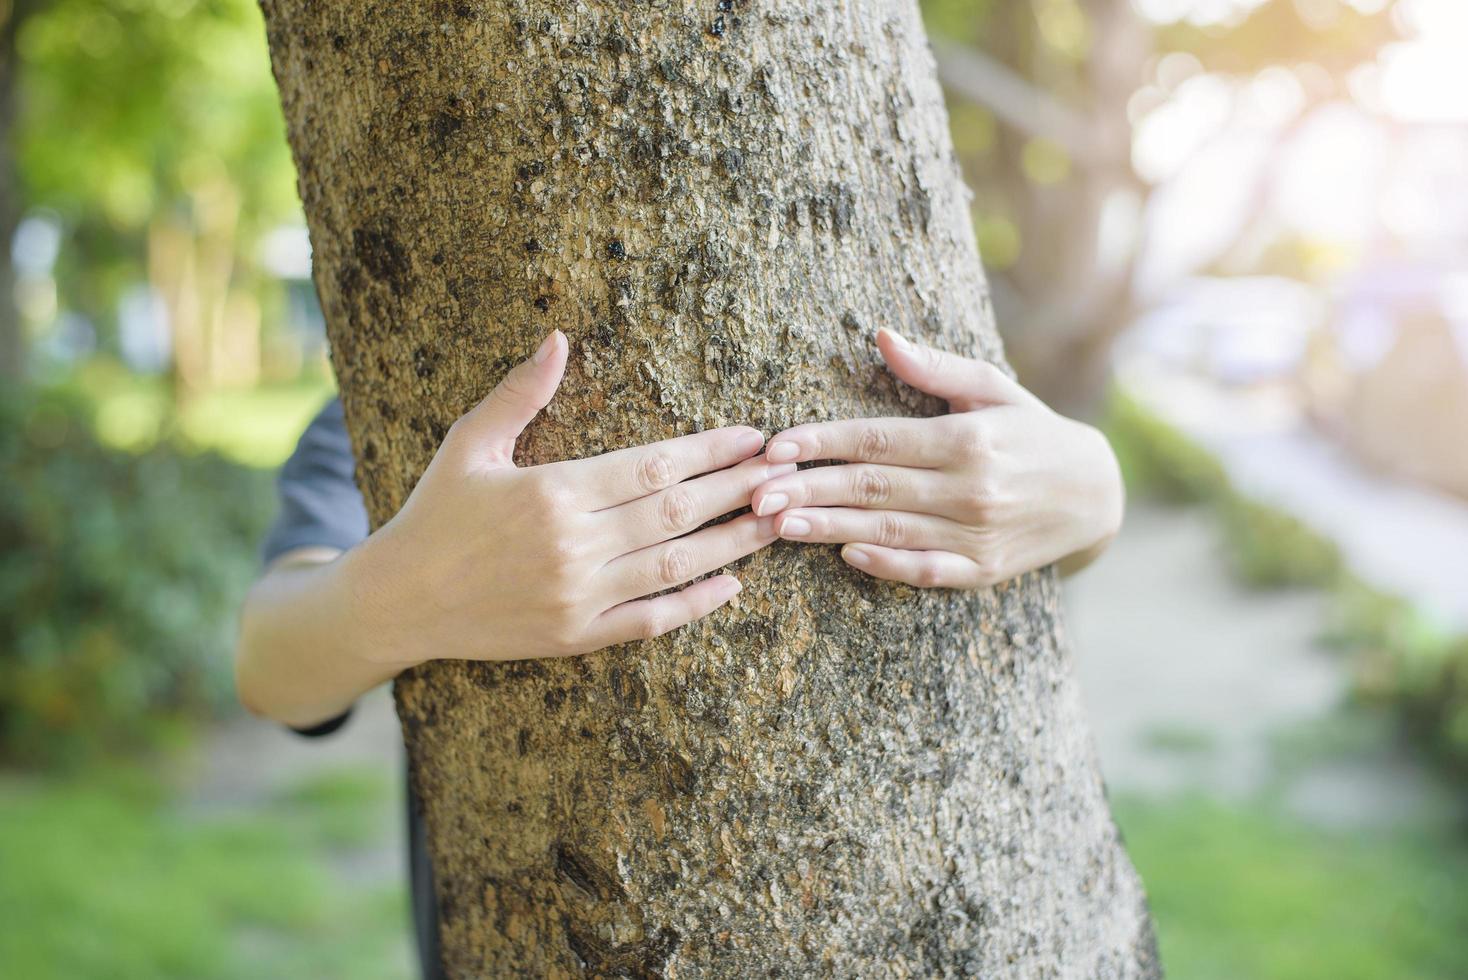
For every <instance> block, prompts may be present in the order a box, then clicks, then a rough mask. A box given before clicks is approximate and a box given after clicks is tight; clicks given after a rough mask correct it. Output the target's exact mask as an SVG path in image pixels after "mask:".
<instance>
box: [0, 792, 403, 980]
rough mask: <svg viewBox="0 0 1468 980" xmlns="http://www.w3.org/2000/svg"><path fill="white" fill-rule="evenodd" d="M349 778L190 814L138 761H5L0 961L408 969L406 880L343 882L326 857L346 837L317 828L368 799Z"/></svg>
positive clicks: (227, 979)
mask: <svg viewBox="0 0 1468 980" xmlns="http://www.w3.org/2000/svg"><path fill="white" fill-rule="evenodd" d="M335 778H337V777H333V779H335ZM354 780H355V781H356V783H357V786H356V788H355V789H354V790H353V791H352V792H351V793H348V794H345V795H343V794H342V793H340V792H339V791H337V790H336V789H333V788H331V787H330V786H328V787H327V788H326V789H324V790H323V789H322V788H321V787H314V788H313V787H311V786H303V787H301V788H300V790H299V791H296V792H293V793H291V794H288V795H287V796H286V797H283V798H282V799H281V800H279V801H272V802H270V803H268V804H266V805H264V806H263V808H256V809H251V810H249V811H247V812H237V813H235V814H234V815H232V816H230V817H228V818H217V817H207V816H201V815H199V814H197V813H194V814H187V813H186V812H185V811H183V810H181V809H180V808H179V807H178V806H177V805H175V804H174V803H173V802H172V801H171V800H169V799H168V797H167V795H166V794H165V793H164V792H163V791H162V790H161V789H160V788H159V787H158V785H157V783H156V782H155V781H153V780H152V779H150V778H148V777H145V776H142V775H140V774H139V773H137V772H135V771H123V772H111V773H106V772H102V773H91V774H89V775H88V776H86V777H84V778H83V777H70V778H65V779H58V778H26V779H21V778H18V777H5V778H4V780H3V781H0V869H3V872H0V908H3V909H4V910H5V915H4V916H0V964H4V970H3V971H0V972H3V973H4V974H5V975H6V976H12V977H26V978H28V980H49V978H58V980H59V978H68V980H70V978H90V977H107V978H116V980H130V978H139V980H142V978H148V980H158V978H174V977H178V978H190V980H207V978H220V980H233V978H253V977H313V978H317V977H319V978H333V977H341V978H347V977H351V978H389V977H399V978H401V977H403V976H404V959H403V955H402V949H403V945H402V944H403V942H404V937H405V936H406V929H407V919H406V906H405V898H404V894H403V889H402V887H401V884H400V883H399V882H396V881H394V882H390V883H387V884H373V885H371V886H370V887H361V886H353V885H351V884H349V883H347V882H344V881H342V880H340V879H339V878H338V877H337V876H336V875H334V874H333V873H332V871H331V868H330V864H329V861H330V857H331V855H332V853H333V852H334V848H338V847H339V846H340V845H341V844H342V841H340V840H338V839H336V838H335V836H334V835H333V834H332V833H331V832H330V831H329V830H328V831H326V832H323V829H322V828H323V827H325V828H331V827H333V826H340V825H342V824H344V823H348V824H349V823H350V817H351V815H350V814H349V813H348V812H347V811H350V810H353V809H358V810H360V809H361V806H360V804H361V803H362V802H363V801H364V800H365V799H367V797H365V796H364V795H363V790H362V785H363V784H362V781H361V779H360V778H359V777H347V781H348V782H352V781H354ZM383 792H385V787H381V788H379V790H378V796H377V799H378V800H379V801H382V797H381V793H383ZM382 805H383V804H382V802H379V803H378V805H377V807H376V809H375V812H376V813H379V814H380V813H381V812H382V810H381V806H382Z"/></svg>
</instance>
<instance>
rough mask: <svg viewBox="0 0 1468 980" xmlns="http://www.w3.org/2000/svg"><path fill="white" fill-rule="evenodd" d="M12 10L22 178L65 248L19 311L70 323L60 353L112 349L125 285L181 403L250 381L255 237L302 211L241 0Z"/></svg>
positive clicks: (268, 283)
mask: <svg viewBox="0 0 1468 980" xmlns="http://www.w3.org/2000/svg"><path fill="white" fill-rule="evenodd" d="M24 9H25V10H26V14H25V16H24V19H23V21H21V23H20V24H19V29H18V32H17V34H16V39H15V43H16V48H17V65H18V72H19V85H20V87H21V89H22V92H23V98H22V100H21V103H20V107H19V112H18V114H17V117H16V123H15V125H16V130H15V134H14V143H15V146H16V148H17V151H18V152H17V157H18V168H19V179H20V182H21V188H22V195H23V199H24V201H25V204H26V208H27V210H28V211H29V212H31V213H33V214H36V215H38V216H39V217H40V218H41V219H42V220H44V221H46V222H48V223H54V225H55V227H56V228H57V230H58V231H59V233H60V236H61V242H62V244H61V245H60V247H59V249H58V250H57V255H56V259H55V268H54V273H53V275H52V276H50V277H49V281H48V279H47V278H41V279H40V282H39V283H35V284H31V288H29V289H28V290H27V289H25V288H23V289H22V291H21V293H20V296H19V300H20V305H21V312H22V314H23V321H24V322H27V323H29V324H31V325H32V326H33V327H38V326H42V325H45V324H47V323H48V322H49V323H50V324H52V325H53V328H55V325H57V324H58V323H59V324H60V329H62V331H63V332H65V331H66V329H67V325H68V324H70V329H71V330H72V331H73V333H76V332H80V333H81V334H82V335H81V336H70V337H67V338H65V341H66V342H67V343H69V344H70V345H71V347H72V348H73V350H76V349H78V348H79V349H81V350H83V351H84V350H85V349H87V348H88V347H95V348H96V349H98V350H101V351H103V352H109V353H113V354H116V353H119V352H120V351H121V350H122V346H123V344H124V342H125V339H126V338H123V337H120V336H119V335H118V328H117V326H116V324H117V323H118V322H119V310H120V309H121V308H122V306H123V304H124V303H126V302H128V300H129V295H130V291H131V296H132V298H133V300H134V301H136V300H137V297H139V296H143V297H147V298H148V299H149V300H151V301H152V303H153V304H154V305H156V306H157V307H158V310H157V313H158V316H157V319H159V320H162V321H163V322H165V323H166V324H167V330H168V336H167V338H166V341H164V342H163V343H162V347H163V348H164V350H165V351H166V353H167V354H168V355H169V356H167V357H166V359H165V360H166V363H167V366H168V368H169V371H170V373H171V376H172V378H173V379H174V380H175V382H176V383H177V389H176V390H177V393H178V395H179V397H181V398H186V397H188V396H189V395H190V394H193V393H196V392H197V391H199V390H201V389H203V388H206V387H209V386H212V385H220V384H250V383H254V382H255V381H256V380H258V378H259V372H260V367H261V358H262V349H261V343H262V337H261V334H262V323H263V322H264V321H265V320H266V319H268V318H275V319H279V317H280V304H281V298H280V289H279V286H278V284H277V283H275V282H274V281H273V280H272V277H271V276H270V275H269V274H268V273H267V272H266V271H265V270H262V268H261V263H260V243H261V239H262V236H264V235H265V233H267V232H268V231H270V230H271V229H272V228H275V227H277V226H279V225H281V224H282V223H287V222H298V221H299V219H298V217H297V215H298V211H299V205H298V203H297V201H296V198H295V191H294V187H293V169H292V166H291V161H290V155H289V151H288V148H287V146H286V143H285V138H284V133H283V129H282V124H281V119H280V110H279V107H278V105H277V102H276V97H275V90H274V83H273V81H272V79H271V77H270V73H269V64H268V61H267V60H266V55H265V47H264V37H263V32H262V29H261V26H260V15H259V12H258V10H257V9H256V6H255V4H253V3H251V2H250V0H34V2H33V3H32V4H31V5H30V6H28V7H27V8H24ZM16 16H19V14H17V15H16ZM38 278H39V277H38ZM139 286H145V287H147V291H146V292H139V291H138V287H139ZM145 306H146V304H145ZM63 314H65V315H64V316H63ZM139 359H141V360H146V358H145V357H144V358H139Z"/></svg>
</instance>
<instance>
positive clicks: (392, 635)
mask: <svg viewBox="0 0 1468 980" xmlns="http://www.w3.org/2000/svg"><path fill="white" fill-rule="evenodd" d="M385 530H386V528H385V527H384V528H380V529H378V530H377V531H376V532H374V533H373V534H371V535H369V536H368V537H367V538H366V539H364V540H363V541H362V542H361V543H359V544H358V545H356V546H355V547H353V548H351V549H349V550H348V551H346V552H344V553H343V554H342V555H341V557H340V558H338V559H337V561H336V563H335V564H336V566H337V569H336V571H337V576H336V579H337V582H336V584H337V587H338V588H339V589H340V592H339V595H340V597H341V598H340V602H339V603H338V606H339V608H340V609H341V610H342V613H343V615H342V623H341V630H342V633H341V635H342V636H343V638H344V641H345V646H346V652H347V654H348V656H350V657H351V658H352V659H354V660H357V661H359V662H362V663H365V664H370V665H372V666H374V667H378V668H386V669H390V670H392V671H393V672H394V673H398V672H401V671H404V670H407V669H408V668H410V667H416V666H418V665H419V664H421V663H423V662H425V661H426V660H428V659H430V658H429V657H428V656H426V655H424V654H422V653H421V652H419V651H418V650H417V649H416V647H415V645H414V644H413V643H412V642H411V639H410V638H411V637H412V636H413V634H414V631H413V630H412V629H411V628H410V627H409V628H405V626H406V624H405V621H404V616H403V607H404V603H402V602H400V601H397V576H395V575H394V574H393V572H392V570H391V568H392V563H391V562H390V561H389V560H388V559H387V557H386V555H385V552H386V550H387V543H388V542H387V541H386V535H384V531H385Z"/></svg>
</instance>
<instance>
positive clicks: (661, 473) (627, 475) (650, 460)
mask: <svg viewBox="0 0 1468 980" xmlns="http://www.w3.org/2000/svg"><path fill="white" fill-rule="evenodd" d="M764 444H765V437H764V436H763V435H761V434H760V431H759V430H758V429H752V428H750V427H749V426H747V425H735V426H728V427H726V428H722V429H710V430H708V431H707V432H696V433H694V434H693V435H688V436H679V437H678V438H676V439H667V440H664V441H663V442H654V443H650V444H648V445H646V446H634V447H632V448H630V449H619V450H617V451H615V452H610V453H605V454H603V455H601V456H594V457H592V458H591V459H582V460H576V461H575V462H573V463H571V464H569V465H572V466H575V467H576V468H577V470H578V473H577V479H576V481H575V482H576V484H577V486H579V487H581V488H582V490H581V494H582V499H581V500H580V503H581V504H582V506H583V507H585V508H586V509H587V510H602V509H604V508H607V507H615V506H617V505H618V504H624V503H626V502H627V501H629V500H636V499H637V498H638V497H646V496H647V495H648V494H653V493H657V492H658V491H659V490H666V489H667V488H669V487H671V486H673V485H674V484H677V483H681V482H683V481H684V480H686V479H688V478H689V477H690V476H697V475H698V474H700V473H708V472H711V471H713V470H722V469H724V468H725V467H728V466H733V465H734V464H735V463H737V462H739V461H740V460H744V459H748V458H749V457H751V456H753V455H754V454H755V453H757V452H759V449H760V447H761V446H763V445H764Z"/></svg>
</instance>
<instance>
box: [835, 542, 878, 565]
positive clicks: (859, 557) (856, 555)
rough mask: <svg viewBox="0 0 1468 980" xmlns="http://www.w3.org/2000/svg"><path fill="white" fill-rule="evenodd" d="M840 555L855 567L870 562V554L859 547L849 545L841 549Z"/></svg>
mask: <svg viewBox="0 0 1468 980" xmlns="http://www.w3.org/2000/svg"><path fill="white" fill-rule="evenodd" d="M841 557H842V558H845V559H846V560H847V561H848V562H850V563H851V564H853V565H855V566H856V567H857V568H864V567H866V566H867V565H870V564H871V562H872V556H871V555H869V554H867V553H866V552H865V551H862V550H861V549H860V548H852V547H850V546H848V547H845V548H842V549H841Z"/></svg>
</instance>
